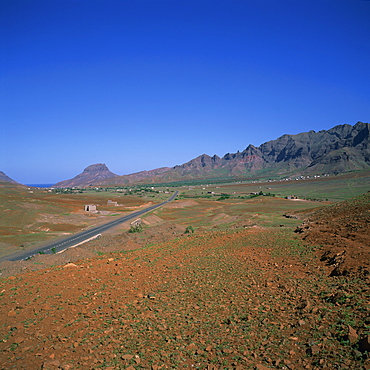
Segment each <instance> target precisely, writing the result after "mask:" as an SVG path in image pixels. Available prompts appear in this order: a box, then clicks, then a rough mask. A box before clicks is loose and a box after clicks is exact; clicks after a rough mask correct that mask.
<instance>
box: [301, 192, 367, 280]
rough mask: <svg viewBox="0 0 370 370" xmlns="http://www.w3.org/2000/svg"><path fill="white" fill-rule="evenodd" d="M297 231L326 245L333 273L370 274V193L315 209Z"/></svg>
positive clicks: (324, 250) (324, 258) (325, 256)
mask: <svg viewBox="0 0 370 370" xmlns="http://www.w3.org/2000/svg"><path fill="white" fill-rule="evenodd" d="M296 231H297V232H298V233H301V234H302V239H303V240H305V241H307V242H309V243H310V244H312V245H322V246H323V248H322V251H321V252H320V253H321V255H320V257H321V261H325V262H326V264H327V265H328V266H331V268H332V271H331V276H335V275H350V274H352V275H357V276H360V277H362V276H367V275H369V274H370V192H367V193H365V194H363V195H361V196H359V197H356V198H354V199H351V200H348V201H344V202H341V203H337V204H334V205H332V206H329V207H327V208H323V209H320V210H318V211H315V212H313V213H312V214H311V215H310V216H309V218H308V219H307V220H306V221H305V222H304V223H303V224H302V225H301V226H299V227H298V228H297V230H296Z"/></svg>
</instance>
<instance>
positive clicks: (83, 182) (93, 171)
mask: <svg viewBox="0 0 370 370" xmlns="http://www.w3.org/2000/svg"><path fill="white" fill-rule="evenodd" d="M117 176H118V175H116V174H114V173H113V172H111V171H109V169H108V167H107V166H106V165H105V164H104V163H97V164H92V165H91V166H88V167H86V168H85V169H84V171H83V172H82V173H80V174H79V175H77V176H76V177H74V178H73V179H70V180H64V181H60V182H58V183H57V184H55V185H53V186H54V187H56V188H70V187H73V186H88V185H94V184H100V183H101V182H102V181H103V180H106V179H111V178H114V177H117Z"/></svg>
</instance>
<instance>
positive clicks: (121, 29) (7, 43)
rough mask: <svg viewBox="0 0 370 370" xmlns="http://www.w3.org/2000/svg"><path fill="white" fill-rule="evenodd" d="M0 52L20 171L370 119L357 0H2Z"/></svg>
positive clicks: (183, 156)
mask: <svg viewBox="0 0 370 370" xmlns="http://www.w3.org/2000/svg"><path fill="white" fill-rule="evenodd" d="M0 57H1V58H0V125H1V135H0V138H1V139H0V171H4V172H5V173H6V174H7V175H8V176H10V177H11V178H13V179H15V180H17V181H18V182H21V183H27V184H32V183H55V182H57V181H61V180H65V179H69V178H72V177H74V176H75V175H77V174H78V173H80V172H82V170H83V169H84V168H85V167H87V166H88V165H90V164H93V163H106V164H107V166H108V167H109V169H110V170H111V171H112V172H114V173H117V174H119V175H123V174H129V173H133V172H138V171H142V170H151V169H154V168H158V167H163V166H174V165H176V164H182V163H185V162H187V161H189V160H191V159H193V158H195V157H197V156H198V155H201V154H203V153H205V154H209V155H214V154H217V155H219V156H223V155H224V154H226V153H228V152H231V153H233V152H236V151H237V150H240V151H242V150H244V149H245V148H246V147H247V146H248V144H253V145H255V146H258V145H260V144H261V143H263V142H266V141H269V140H273V139H276V138H277V137H279V136H281V135H283V134H296V133H299V132H304V131H309V130H316V131H319V130H323V129H330V128H332V127H334V126H336V125H338V124H343V123H349V124H352V125H353V124H355V123H356V122H357V121H363V122H370V67H369V60H370V1H367V0H335V1H334V0H333V1H332V0H319V1H316V0H299V1H297V0H294V1H285V0H258V1H257V0H240V1H239V0H176V1H175V0H99V1H98V0H45V1H41V0H0Z"/></svg>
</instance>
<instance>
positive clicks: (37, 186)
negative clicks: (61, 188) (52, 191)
mask: <svg viewBox="0 0 370 370" xmlns="http://www.w3.org/2000/svg"><path fill="white" fill-rule="evenodd" d="M25 185H26V186H32V187H33V188H51V187H52V186H53V185H54V184H25Z"/></svg>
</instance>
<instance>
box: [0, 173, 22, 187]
mask: <svg viewBox="0 0 370 370" xmlns="http://www.w3.org/2000/svg"><path fill="white" fill-rule="evenodd" d="M0 181H3V182H10V183H12V184H18V182H17V181H15V180H13V179H11V178H10V177H9V176H7V175H5V173H4V172H3V171H0Z"/></svg>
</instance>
